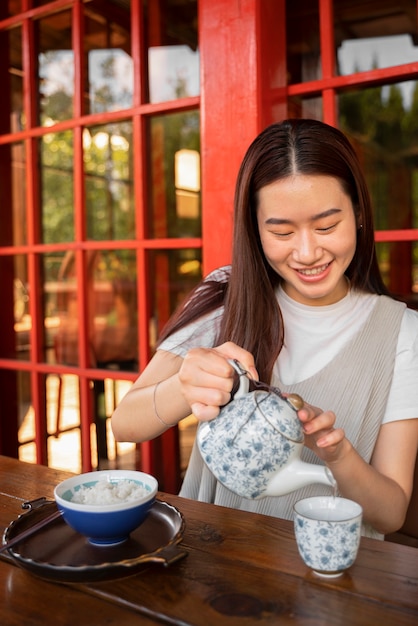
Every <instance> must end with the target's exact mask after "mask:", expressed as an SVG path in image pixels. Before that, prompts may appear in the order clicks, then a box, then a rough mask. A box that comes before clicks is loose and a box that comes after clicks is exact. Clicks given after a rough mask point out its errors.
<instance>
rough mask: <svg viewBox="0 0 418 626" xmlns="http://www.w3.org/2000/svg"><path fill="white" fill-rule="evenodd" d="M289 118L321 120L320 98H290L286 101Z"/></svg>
mask: <svg viewBox="0 0 418 626" xmlns="http://www.w3.org/2000/svg"><path fill="white" fill-rule="evenodd" d="M288 112H289V117H309V118H311V119H314V120H321V121H322V120H323V108H322V97H321V96H317V97H310V96H292V97H290V98H289V99H288Z"/></svg>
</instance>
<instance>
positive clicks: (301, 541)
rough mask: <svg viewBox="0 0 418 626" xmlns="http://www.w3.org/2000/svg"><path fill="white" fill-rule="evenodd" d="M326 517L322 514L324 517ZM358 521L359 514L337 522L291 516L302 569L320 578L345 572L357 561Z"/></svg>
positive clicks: (359, 521)
mask: <svg viewBox="0 0 418 626" xmlns="http://www.w3.org/2000/svg"><path fill="white" fill-rule="evenodd" d="M296 506H297V505H296ZM359 508H360V507H358V506H357V509H359ZM326 513H327V511H326V510H325V511H324V510H323V511H322V514H323V515H324V517H325V516H326V515H325V514H326ZM346 517H347V516H346ZM361 519H362V514H361V512H360V513H358V514H357V515H355V514H352V515H351V518H350V519H343V520H339V521H327V520H318V519H310V518H309V517H306V516H305V515H302V514H300V513H297V512H295V517H294V528H295V536H296V542H297V546H298V550H299V554H300V556H301V557H302V559H303V561H304V562H305V563H306V565H308V567H310V568H312V569H313V570H314V571H315V572H317V573H319V574H321V575H323V576H327V575H328V576H335V575H339V574H340V573H342V572H343V571H344V570H346V569H347V568H349V567H350V566H351V565H352V564H353V563H354V561H355V559H356V557H357V552H358V548H359V543H360V536H361Z"/></svg>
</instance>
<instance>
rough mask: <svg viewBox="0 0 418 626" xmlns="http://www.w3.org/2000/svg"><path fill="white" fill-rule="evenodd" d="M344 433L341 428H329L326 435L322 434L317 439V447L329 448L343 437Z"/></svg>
mask: <svg viewBox="0 0 418 626" xmlns="http://www.w3.org/2000/svg"><path fill="white" fill-rule="evenodd" d="M344 437H345V433H344V430H343V429H342V428H335V429H334V430H331V431H330V432H328V433H327V434H326V435H323V436H322V437H320V438H319V439H318V441H317V442H316V445H317V446H318V448H330V447H332V446H337V445H338V444H339V443H341V441H342V440H343V439H344Z"/></svg>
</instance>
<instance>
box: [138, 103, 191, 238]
mask: <svg viewBox="0 0 418 626" xmlns="http://www.w3.org/2000/svg"><path fill="white" fill-rule="evenodd" d="M149 130H150V144H151V150H150V152H149V155H150V156H149V158H150V164H149V169H150V176H151V180H150V205H151V206H150V207H149V208H150V211H149V229H150V231H151V233H150V236H152V237H161V238H163V237H199V236H200V232H201V210H200V157H199V153H200V131H199V113H198V111H189V112H187V113H173V114H170V115H164V116H156V117H154V118H152V119H151V122H150V128H149Z"/></svg>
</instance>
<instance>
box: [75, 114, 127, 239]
mask: <svg viewBox="0 0 418 626" xmlns="http://www.w3.org/2000/svg"><path fill="white" fill-rule="evenodd" d="M132 146H133V142H132V123H131V122H130V121H129V122H119V123H114V124H107V125H104V126H95V127H91V128H85V129H84V134H83V147H84V170H85V175H86V176H85V189H86V207H87V237H88V239H94V240H104V239H108V240H113V239H133V238H134V237H135V210H134V202H133V174H132V168H133V154H132Z"/></svg>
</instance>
